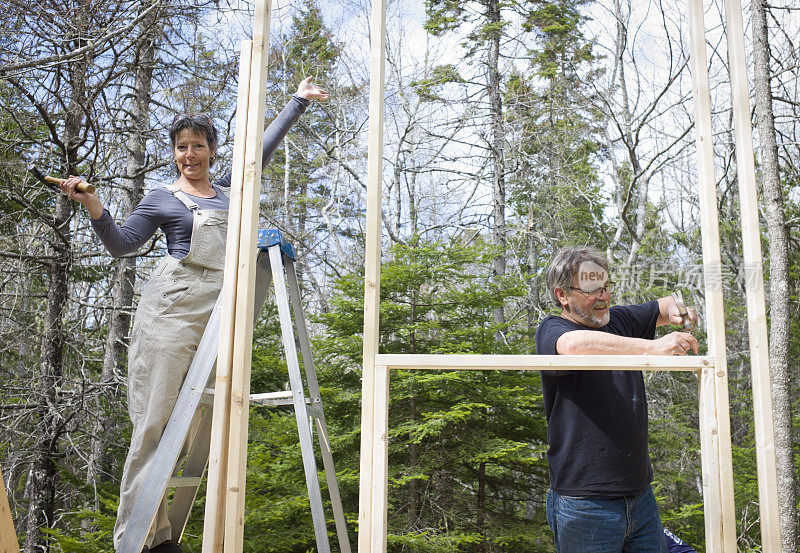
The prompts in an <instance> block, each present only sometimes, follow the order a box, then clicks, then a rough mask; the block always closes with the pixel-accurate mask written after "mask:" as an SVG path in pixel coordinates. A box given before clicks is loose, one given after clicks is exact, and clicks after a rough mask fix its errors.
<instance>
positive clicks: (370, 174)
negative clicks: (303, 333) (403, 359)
mask: <svg viewBox="0 0 800 553" xmlns="http://www.w3.org/2000/svg"><path fill="white" fill-rule="evenodd" d="M385 37H386V2H385V0H372V16H371V19H370V40H371V43H370V89H369V90H370V92H369V148H368V154H367V156H368V157H367V235H366V249H365V253H364V345H363V358H362V381H361V458H360V471H361V474H360V482H359V498H358V505H359V508H358V551H359V552H360V553H366V552H368V551H370V550H371V543H372V542H373V539H372V530H373V522H374V521H375V519H376V517H378V516H380V517H385V512H384V513H380V512H378V513H376V512H374V511H373V510H372V509H373V489H374V485H376V484H377V485H383V484H381V483H380V482H376V481H375V480H374V477H375V475H374V474H373V458H372V449H373V444H374V440H375V428H374V422H375V403H374V398H375V384H376V382H375V355H376V354H377V353H378V336H379V326H378V325H379V315H380V278H381V277H380V270H381V265H380V264H381V209H382V208H381V186H382V173H383V100H384V75H385V61H384V58H385V53H386V38H385ZM384 511H385V510H384Z"/></svg>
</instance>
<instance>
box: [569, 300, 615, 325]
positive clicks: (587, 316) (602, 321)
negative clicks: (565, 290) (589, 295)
mask: <svg viewBox="0 0 800 553" xmlns="http://www.w3.org/2000/svg"><path fill="white" fill-rule="evenodd" d="M572 309H573V310H574V311H575V313H577V314H578V316H580V317H581V318H582V319H584V320H585V321H588V322H590V323H591V326H592V327H593V328H600V327H601V326H606V325H607V324H608V321H609V319H610V318H611V313H609V312H608V311H606V313H605V315H603V317H602V318H600V317H598V316H597V315H595V314H593V313H588V312H586V311H584V310H583V309H581V308H580V307H578V306H577V305H573V306H572Z"/></svg>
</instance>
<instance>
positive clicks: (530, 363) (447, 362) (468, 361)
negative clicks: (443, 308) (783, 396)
mask: <svg viewBox="0 0 800 553" xmlns="http://www.w3.org/2000/svg"><path fill="white" fill-rule="evenodd" d="M375 365H380V366H384V367H388V368H389V369H440V370H450V371H458V370H522V371H547V370H567V369H568V370H585V371H592V370H596V371H601V370H610V369H614V370H628V371H697V370H701V369H708V368H711V367H713V366H714V358H713V357H708V356H702V355H687V356H670V355H452V354H445V355H424V354H421V355H420V354H416V355H412V354H383V353H382V354H377V355H376V356H375Z"/></svg>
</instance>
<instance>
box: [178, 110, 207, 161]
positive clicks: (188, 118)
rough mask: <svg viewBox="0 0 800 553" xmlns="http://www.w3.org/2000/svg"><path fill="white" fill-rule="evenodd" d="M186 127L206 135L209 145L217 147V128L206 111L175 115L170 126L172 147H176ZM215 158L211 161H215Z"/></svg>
mask: <svg viewBox="0 0 800 553" xmlns="http://www.w3.org/2000/svg"><path fill="white" fill-rule="evenodd" d="M184 129H189V130H190V131H192V132H194V133H195V134H198V135H201V136H204V137H205V138H206V142H208V147H209V148H211V149H215V148H216V147H217V128H216V127H215V126H214V123H213V122H212V121H211V117H209V116H208V115H206V114H205V113H181V114H179V115H176V116H175V120H174V121H172V125H170V127H169V140H170V142H172V148H173V149H174V148H175V143H176V142H177V140H178V134H180V132H181V131H182V130H184ZM213 161H214V160H213V159H212V160H211V163H213Z"/></svg>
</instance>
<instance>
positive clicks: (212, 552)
mask: <svg viewBox="0 0 800 553" xmlns="http://www.w3.org/2000/svg"><path fill="white" fill-rule="evenodd" d="M252 45H253V43H252V41H250V40H244V41H242V44H241V56H240V60H239V85H238V102H237V106H236V135H235V137H234V143H233V167H232V169H231V194H230V206H229V211H228V234H227V239H226V245H225V274H224V278H223V283H222V291H221V295H222V313H221V319H220V341H219V353H218V354H217V372H216V379H215V384H214V415H213V421H212V428H211V446H210V453H209V459H208V483H207V486H206V504H205V518H204V520H203V553H219V552H221V551H222V545H223V536H224V532H223V530H224V526H223V525H224V515H225V493H226V488H227V486H226V481H227V478H226V477H227V471H228V463H227V460H228V435H229V433H230V410H229V405H230V378H231V370H232V364H233V351H232V350H233V319H234V310H235V302H236V268H237V266H238V264H239V235H240V229H241V226H240V221H241V212H242V186H243V182H244V179H243V177H244V151H245V132H244V130H245V129H246V128H247V106H248V100H249V91H250V64H251V59H252Z"/></svg>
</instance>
